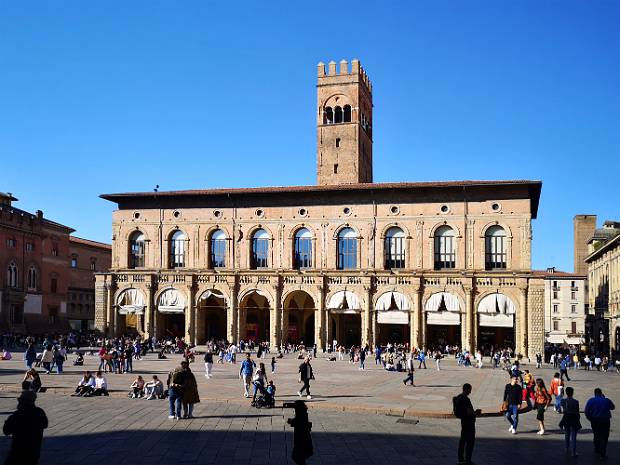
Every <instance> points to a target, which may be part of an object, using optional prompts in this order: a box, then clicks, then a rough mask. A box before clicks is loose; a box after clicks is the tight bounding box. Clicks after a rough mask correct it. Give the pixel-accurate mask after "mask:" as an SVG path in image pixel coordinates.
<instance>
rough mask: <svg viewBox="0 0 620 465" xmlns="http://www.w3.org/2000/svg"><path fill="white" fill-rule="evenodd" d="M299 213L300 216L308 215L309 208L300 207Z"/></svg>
mask: <svg viewBox="0 0 620 465" xmlns="http://www.w3.org/2000/svg"><path fill="white" fill-rule="evenodd" d="M297 213H299V216H308V210H306V209H305V208H300V209H299V210H298V211H297Z"/></svg>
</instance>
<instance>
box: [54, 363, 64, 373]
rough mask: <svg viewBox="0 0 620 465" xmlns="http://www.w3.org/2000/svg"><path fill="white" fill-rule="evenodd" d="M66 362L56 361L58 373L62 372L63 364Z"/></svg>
mask: <svg viewBox="0 0 620 465" xmlns="http://www.w3.org/2000/svg"><path fill="white" fill-rule="evenodd" d="M63 363H64V362H56V373H58V374H60V373H62V365H63Z"/></svg>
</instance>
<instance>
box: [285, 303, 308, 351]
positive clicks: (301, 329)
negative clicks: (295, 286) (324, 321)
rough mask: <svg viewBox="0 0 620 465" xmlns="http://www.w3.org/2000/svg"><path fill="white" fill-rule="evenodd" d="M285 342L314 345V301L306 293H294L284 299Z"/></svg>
mask: <svg viewBox="0 0 620 465" xmlns="http://www.w3.org/2000/svg"><path fill="white" fill-rule="evenodd" d="M283 309H284V315H283V323H284V324H283V325H282V335H283V336H284V342H287V343H291V344H301V343H303V344H304V345H306V346H311V345H312V344H314V311H315V308H314V299H313V298H312V297H311V296H310V294H308V293H307V292H305V291H293V292H291V293H290V294H289V295H287V296H286V298H285V299H284V307H283Z"/></svg>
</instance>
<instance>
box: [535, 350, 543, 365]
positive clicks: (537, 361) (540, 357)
mask: <svg viewBox="0 0 620 465" xmlns="http://www.w3.org/2000/svg"><path fill="white" fill-rule="evenodd" d="M539 368H542V355H541V353H540V352H537V353H536V369H539Z"/></svg>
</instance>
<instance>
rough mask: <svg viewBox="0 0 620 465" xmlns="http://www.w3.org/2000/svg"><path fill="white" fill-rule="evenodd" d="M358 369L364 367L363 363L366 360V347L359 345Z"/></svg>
mask: <svg viewBox="0 0 620 465" xmlns="http://www.w3.org/2000/svg"><path fill="white" fill-rule="evenodd" d="M359 357H360V367H359V369H360V370H363V369H364V363H365V362H366V349H365V348H364V347H360V355H359Z"/></svg>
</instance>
